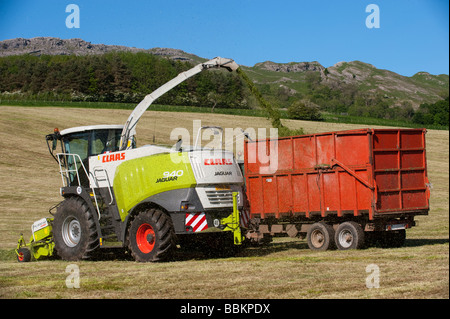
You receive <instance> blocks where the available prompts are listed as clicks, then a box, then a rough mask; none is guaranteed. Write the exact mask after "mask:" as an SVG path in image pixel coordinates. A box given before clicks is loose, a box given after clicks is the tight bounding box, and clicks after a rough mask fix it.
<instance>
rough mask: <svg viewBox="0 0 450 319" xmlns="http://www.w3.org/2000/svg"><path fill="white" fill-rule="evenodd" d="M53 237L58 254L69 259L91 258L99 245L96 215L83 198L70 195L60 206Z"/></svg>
mask: <svg viewBox="0 0 450 319" xmlns="http://www.w3.org/2000/svg"><path fill="white" fill-rule="evenodd" d="M53 239H54V241H55V250H56V252H57V254H58V255H59V256H60V257H61V258H62V259H64V260H69V261H76V260H81V259H86V258H89V257H90V254H91V252H93V251H94V250H96V249H97V248H98V247H99V241H98V235H97V228H96V225H95V220H94V215H93V214H92V212H91V211H90V209H89V207H88V205H87V203H86V202H85V201H84V200H83V199H81V198H78V197H69V198H67V199H65V200H64V202H63V203H62V204H61V205H60V206H59V207H58V209H57V211H56V214H55V217H54V220H53Z"/></svg>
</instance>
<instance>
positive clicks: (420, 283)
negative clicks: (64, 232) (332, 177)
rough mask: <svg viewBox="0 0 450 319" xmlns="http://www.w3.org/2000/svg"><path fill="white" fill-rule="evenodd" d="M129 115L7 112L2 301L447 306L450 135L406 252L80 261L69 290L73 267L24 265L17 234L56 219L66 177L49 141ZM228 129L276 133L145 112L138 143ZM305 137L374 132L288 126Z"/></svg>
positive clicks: (440, 137)
mask: <svg viewBox="0 0 450 319" xmlns="http://www.w3.org/2000/svg"><path fill="white" fill-rule="evenodd" d="M129 113H130V111H129V110H108V109H80V108H58V107H48V108H33V107H18V106H15V107H9V106H0V186H1V187H0V208H1V211H0V298H152V299H153V298H161V299H162V298H179V299H184V298H199V299H202V298H219V299H221V298H262V299H266V298H293V299H304V298H336V299H341V298H449V132H448V131H438V130H429V131H428V134H427V162H428V175H429V179H430V181H431V183H432V184H433V189H432V195H431V203H430V206H431V210H430V214H429V216H420V217H418V218H417V220H418V221H419V226H418V227H415V228H413V229H410V230H408V231H407V240H406V244H405V247H401V248H395V249H383V248H378V247H371V248H367V249H362V250H357V251H327V252H313V251H310V250H309V249H308V248H307V244H306V242H305V241H304V240H299V239H288V238H277V239H275V240H274V242H273V243H272V244H270V245H268V246H265V247H262V248H246V249H244V250H243V251H241V252H240V253H239V254H238V255H237V256H236V257H233V258H209V257H207V256H204V255H203V254H201V253H200V252H189V251H180V252H179V253H178V258H177V261H173V262H167V263H149V264H141V263H136V262H134V261H132V260H128V259H126V258H120V257H114V256H111V255H110V256H108V257H106V258H105V259H104V260H100V261H81V262H76V263H75V264H76V265H77V266H78V267H79V269H80V288H78V289H76V288H73V289H69V288H67V287H66V282H65V281H66V277H67V276H68V273H66V272H65V270H66V267H67V266H68V265H69V264H71V263H70V262H66V261H61V260H52V261H38V262H31V263H21V264H19V263H17V262H16V260H15V255H14V252H13V250H14V248H15V246H16V244H17V239H18V238H19V236H20V233H21V232H23V233H24V235H25V238H26V239H28V238H29V236H30V235H31V230H30V226H31V224H32V223H33V222H34V221H35V220H37V219H40V218H42V217H46V216H49V214H48V209H49V208H50V207H51V206H52V205H54V204H56V203H58V202H59V201H60V196H59V188H60V186H61V178H60V176H59V172H58V165H57V163H56V162H55V161H54V160H53V159H52V158H51V156H50V155H49V154H48V150H47V145H46V142H45V139H44V136H45V135H46V134H49V133H51V132H52V131H53V128H54V127H58V128H59V129H60V130H62V129H65V128H69V127H74V126H81V125H88V124H122V123H124V122H125V121H126V119H127V117H128V115H129ZM196 119H200V120H201V121H202V124H203V125H208V124H209V125H221V126H223V127H229V128H236V127H241V128H244V129H246V128H249V127H253V128H258V127H269V125H270V123H269V121H267V120H266V119H264V118H261V117H248V116H235V115H220V114H199V113H181V112H178V113H169V112H160V111H158V112H156V111H148V112H146V114H145V115H144V116H143V118H142V119H141V120H140V122H139V124H138V128H137V134H138V143H139V145H144V144H148V143H151V142H152V140H153V136H154V135H155V140H156V143H163V144H174V143H175V141H171V140H170V138H169V136H170V132H171V131H172V129H173V128H175V127H183V128H186V129H188V130H189V131H191V133H192V122H193V120H196ZM283 123H285V124H286V125H287V126H289V127H290V128H300V127H302V128H304V130H305V132H306V133H315V132H326V131H334V130H345V129H353V128H361V127H367V126H362V125H354V124H337V123H316V122H304V121H289V120H284V121H283ZM369 264H376V265H378V267H379V269H380V287H379V288H372V289H368V288H367V287H366V277H367V276H368V275H369V273H366V267H367V266H368V265H369Z"/></svg>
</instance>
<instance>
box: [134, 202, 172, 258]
mask: <svg viewBox="0 0 450 319" xmlns="http://www.w3.org/2000/svg"><path fill="white" fill-rule="evenodd" d="M128 248H129V250H130V251H131V255H132V256H133V258H134V259H135V260H136V261H138V262H150V261H152V262H155V261H166V260H168V259H170V258H171V257H172V255H173V252H174V250H175V248H176V241H175V231H174V228H173V225H172V219H171V218H170V216H168V215H167V214H165V213H164V212H162V211H161V210H160V209H157V208H149V209H146V210H143V211H141V212H139V213H138V214H137V216H136V217H135V218H134V219H133V220H132V222H131V224H130V227H129V231H128Z"/></svg>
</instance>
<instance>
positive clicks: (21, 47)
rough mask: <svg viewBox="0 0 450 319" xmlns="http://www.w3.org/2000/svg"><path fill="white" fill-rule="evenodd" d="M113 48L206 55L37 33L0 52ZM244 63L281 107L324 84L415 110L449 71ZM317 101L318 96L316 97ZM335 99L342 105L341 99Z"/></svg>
mask: <svg viewBox="0 0 450 319" xmlns="http://www.w3.org/2000/svg"><path fill="white" fill-rule="evenodd" d="M114 51H121V52H147V53H150V54H153V55H157V56H161V57H165V58H168V59H170V60H178V61H187V62H191V63H199V62H201V61H205V60H206V59H204V58H201V57H198V56H196V55H193V54H189V53H186V52H184V51H182V50H177V49H169V48H152V49H139V48H134V47H126V46H119V45H105V44H92V43H91V42H87V41H84V40H82V39H67V40H64V39H59V38H52V37H37V38H32V39H23V38H16V39H11V40H4V41H0V57H6V56H11V55H23V54H27V55H35V56H40V55H75V56H85V55H101V54H104V53H110V52H114ZM243 68H244V69H245V71H246V72H247V74H248V76H249V77H250V79H251V80H252V81H253V82H254V83H256V84H257V85H258V86H259V87H260V89H261V90H262V91H263V94H264V95H265V96H266V97H269V99H270V98H271V99H272V101H274V102H275V103H277V104H279V105H280V106H282V107H287V106H288V105H289V104H290V103H292V101H293V100H295V99H301V98H305V97H306V98H307V99H310V98H311V95H312V94H311V93H312V91H314V89H317V90H318V89H320V91H321V92H322V93H323V87H324V86H326V87H328V88H329V89H330V90H334V91H335V92H339V91H341V92H344V91H346V92H347V91H348V92H347V93H348V94H347V95H351V97H350V98H353V97H354V94H353V93H352V91H357V92H358V94H359V95H361V96H374V95H376V96H382V97H384V99H385V100H386V101H388V104H389V105H391V106H393V105H397V106H402V105H412V107H413V108H414V109H417V108H418V107H419V105H420V104H421V103H434V102H436V101H437V100H439V99H442V98H443V97H445V96H447V95H448V90H449V76H448V75H447V74H441V75H432V74H429V73H427V72H419V73H417V74H415V75H414V76H412V77H407V76H402V75H399V74H397V73H395V72H392V71H389V70H383V69H377V68H376V67H375V66H373V65H371V64H368V63H364V62H360V61H351V62H339V63H336V64H335V65H333V66H330V67H324V66H322V65H321V64H320V63H319V62H317V61H313V62H291V63H275V62H271V61H266V62H261V63H257V64H256V65H254V66H253V67H243ZM319 83H320V86H319ZM313 93H314V92H313ZM322 95H323V94H322ZM324 98H325V99H327V100H330V99H331V98H332V96H331V95H328V96H327V95H325V97H324ZM316 100H318V101H320V99H316ZM338 103H340V104H342V99H341V100H340V101H339V102H338ZM405 103H406V104H405ZM344 104H345V101H344ZM347 104H348V105H350V104H351V103H347ZM325 109H330V107H326V108H325Z"/></svg>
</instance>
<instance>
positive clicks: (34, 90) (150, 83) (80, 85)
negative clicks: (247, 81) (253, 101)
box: [0, 52, 248, 108]
mask: <svg viewBox="0 0 450 319" xmlns="http://www.w3.org/2000/svg"><path fill="white" fill-rule="evenodd" d="M191 67H192V65H191V64H190V63H187V62H180V61H172V60H168V59H165V58H162V57H158V56H155V55H151V54H147V53H129V52H118V53H108V54H104V55H91V56H61V55H55V56H53V55H52V56H50V55H43V56H40V57H37V56H30V55H21V56H10V57H3V58H0V74H1V76H0V93H4V92H9V93H12V92H15V94H10V97H14V96H15V97H16V98H18V99H26V98H33V99H40V100H69V101H89V102H127V103H138V102H140V101H141V100H142V99H143V97H144V96H145V95H146V94H149V93H151V92H152V91H153V90H155V89H157V88H158V87H159V86H161V85H163V84H164V83H165V82H167V81H169V80H171V79H172V78H173V77H175V76H176V75H177V74H178V73H180V72H183V71H186V70H188V69H189V68H191ZM242 85H243V83H242V81H241V80H240V79H239V77H237V76H236V75H233V74H229V73H228V72H226V71H222V70H211V71H208V72H202V73H200V74H198V75H197V76H195V77H193V78H191V79H189V80H187V81H186V82H183V83H182V84H180V85H179V86H178V87H177V88H175V89H174V90H171V91H169V92H168V93H167V94H165V95H163V96H162V97H161V98H160V99H158V103H160V104H169V105H175V104H176V105H192V106H204V107H212V106H214V107H223V108H227V107H231V108H247V107H248V105H247V102H246V101H247V100H246V99H245V96H244V93H243V88H242ZM3 95H4V94H3Z"/></svg>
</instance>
